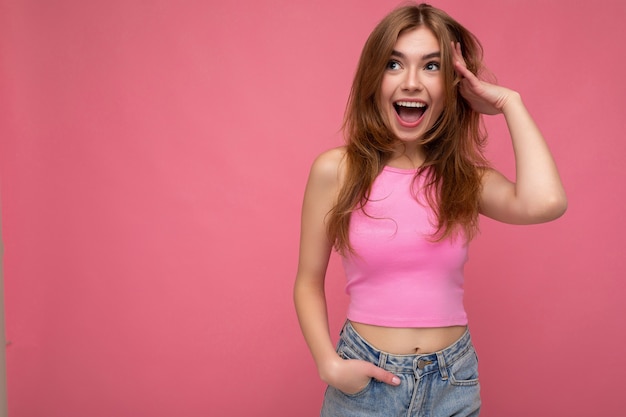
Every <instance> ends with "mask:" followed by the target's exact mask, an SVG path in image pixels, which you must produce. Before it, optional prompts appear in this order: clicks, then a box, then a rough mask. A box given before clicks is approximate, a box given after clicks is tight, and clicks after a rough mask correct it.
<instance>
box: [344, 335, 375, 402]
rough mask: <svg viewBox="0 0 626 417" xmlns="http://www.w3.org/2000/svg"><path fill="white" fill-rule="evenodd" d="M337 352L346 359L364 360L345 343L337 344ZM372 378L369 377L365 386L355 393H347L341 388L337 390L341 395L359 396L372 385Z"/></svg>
mask: <svg viewBox="0 0 626 417" xmlns="http://www.w3.org/2000/svg"><path fill="white" fill-rule="evenodd" d="M337 353H338V354H339V356H340V357H341V358H342V359H343V360H346V361H349V360H364V359H362V358H361V357H360V356H359V355H358V354H357V353H356V352H354V351H353V350H352V349H350V347H349V346H347V345H345V344H341V345H340V346H339V348H338V349H337ZM374 382H375V381H374V379H373V378H370V379H369V381H368V383H367V385H365V387H363V388H362V389H361V390H360V391H358V392H355V393H352V394H350V393H347V392H343V391H341V390H338V391H339V392H341V393H342V394H343V395H345V396H347V397H360V396H361V395H364V394H365V393H366V392H367V391H369V389H370V388H371V387H372V385H373V384H374Z"/></svg>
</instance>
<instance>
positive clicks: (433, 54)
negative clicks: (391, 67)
mask: <svg viewBox="0 0 626 417" xmlns="http://www.w3.org/2000/svg"><path fill="white" fill-rule="evenodd" d="M391 56H395V57H397V58H403V59H406V55H404V54H403V53H402V52H399V51H396V50H393V51H391ZM432 58H441V52H439V51H437V52H431V53H429V54H426V55H422V60H423V61H426V60H428V59H432Z"/></svg>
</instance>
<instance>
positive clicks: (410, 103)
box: [396, 101, 426, 107]
mask: <svg viewBox="0 0 626 417" xmlns="http://www.w3.org/2000/svg"><path fill="white" fill-rule="evenodd" d="M396 106H402V107H426V104H425V103H420V102H417V101H396Z"/></svg>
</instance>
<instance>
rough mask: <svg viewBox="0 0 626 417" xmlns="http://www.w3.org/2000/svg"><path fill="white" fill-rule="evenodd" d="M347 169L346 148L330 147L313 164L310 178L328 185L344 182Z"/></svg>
mask: <svg viewBox="0 0 626 417" xmlns="http://www.w3.org/2000/svg"><path fill="white" fill-rule="evenodd" d="M345 170H346V148H345V147H343V146H342V147H339V148H333V149H329V150H327V151H325V152H323V153H322V154H320V155H319V156H318V157H317V158H315V161H314V162H313V165H312V166H311V173H310V176H309V179H310V180H313V181H320V182H322V183H325V184H327V185H330V184H335V185H338V184H340V183H341V182H342V180H343V177H344V173H345Z"/></svg>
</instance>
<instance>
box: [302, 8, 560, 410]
mask: <svg viewBox="0 0 626 417" xmlns="http://www.w3.org/2000/svg"><path fill="white" fill-rule="evenodd" d="M481 59H482V48H481V46H480V43H479V42H478V40H477V39H476V38H475V37H474V36H473V35H472V34H471V33H470V32H468V31H467V30H466V29H465V28H464V27H462V26H461V25H460V24H459V23H457V22H456V21H455V20H453V19H452V18H451V17H449V16H448V15H447V14H446V13H445V12H443V11H441V10H438V9H435V8H433V7H431V6H428V5H424V4H421V5H410V6H405V7H402V8H399V9H397V10H395V11H393V12H392V13H390V14H389V15H388V16H386V17H385V18H384V19H383V20H382V21H381V22H380V23H379V24H378V26H377V27H376V28H375V29H374V31H373V32H372V33H371V35H370V37H369V38H368V40H367V42H366V44H365V46H364V49H363V51H362V54H361V58H360V61H359V64H358V68H357V72H356V76H355V79H354V83H353V85H352V90H351V94H350V98H349V103H348V106H347V111H346V116H345V133H346V140H347V144H346V146H343V147H340V148H337V149H332V150H330V151H327V152H325V153H323V154H321V155H320V156H319V157H318V158H317V159H316V160H315V162H314V163H313V166H312V168H311V172H310V177H309V180H308V183H307V186H306V191H305V196H304V203H303V210H302V230H301V241H300V259H299V265H298V273H297V278H296V283H295V289H294V298H295V304H296V310H297V313H298V318H299V320H300V325H301V328H302V332H303V334H304V337H305V339H306V342H307V344H308V346H309V348H310V350H311V353H312V355H313V358H314V360H315V363H316V365H317V368H318V370H319V374H320V377H321V378H322V380H324V381H325V382H326V383H327V384H328V385H329V387H328V389H327V391H326V395H325V399H324V405H323V408H322V416H327V417H330V416H385V417H392V416H421V415H428V416H441V417H444V416H452V415H454V416H475V415H478V413H479V410H480V395H479V384H478V373H477V366H478V364H477V359H476V354H475V352H474V348H473V346H472V342H471V338H470V335H469V332H468V329H467V316H466V314H465V310H464V307H463V266H464V263H465V261H466V257H467V246H468V244H469V242H470V241H471V239H472V237H473V236H474V235H475V234H476V231H477V227H478V215H479V214H483V215H485V216H488V217H491V218H493V219H496V220H499V221H502V222H506V223H513V224H531V223H540V222H547V221H550V220H553V219H556V218H558V217H559V216H561V215H562V214H563V213H564V211H565V209H566V205H567V202H566V197H565V192H564V190H563V187H562V184H561V180H560V178H559V174H558V172H557V168H556V166H555V164H554V161H553V158H552V156H551V154H550V151H549V150H548V147H547V145H546V143H545V141H544V139H543V137H542V135H541V133H540V132H539V130H538V128H537V127H536V125H535V123H534V122H533V119H532V118H531V116H530V115H529V113H528V112H527V110H526V108H525V106H524V104H523V103H522V100H521V98H520V95H519V94H518V93H517V92H515V91H513V90H510V89H507V88H504V87H501V86H497V85H493V84H490V83H487V82H485V81H482V80H481V79H479V78H477V75H480V71H481V69H482V68H481ZM481 113H482V114H498V113H502V114H503V115H504V118H505V119H506V123H507V125H508V129H509V132H510V135H511V140H512V143H513V149H514V152H515V161H516V170H517V175H516V181H515V182H511V181H509V180H508V179H506V178H505V177H504V176H503V175H502V174H500V173H499V172H498V171H496V170H494V169H493V168H491V167H490V166H489V164H488V162H487V161H486V160H485V158H484V157H483V153H482V147H483V142H484V139H485V138H484V135H482V133H481V129H480V114H481ZM333 248H334V249H336V250H337V251H338V252H339V253H340V254H341V255H342V259H343V263H344V267H345V271H346V276H347V291H348V293H349V295H350V305H349V309H348V317H347V318H348V320H347V321H346V324H345V326H344V328H343V330H342V332H341V336H340V341H339V344H338V346H337V347H336V348H335V347H333V345H332V341H331V337H330V334H329V327H328V319H327V312H326V298H325V293H324V277H325V274H326V268H327V265H328V259H329V256H330V253H331V250H332V249H333Z"/></svg>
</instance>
